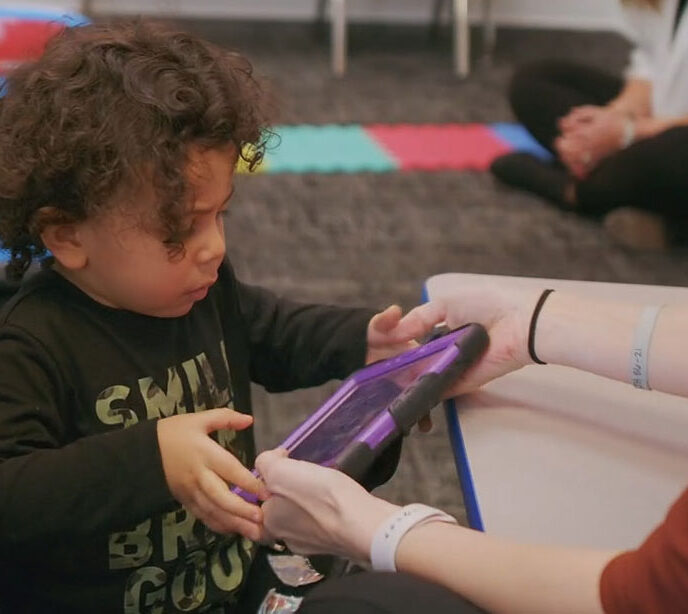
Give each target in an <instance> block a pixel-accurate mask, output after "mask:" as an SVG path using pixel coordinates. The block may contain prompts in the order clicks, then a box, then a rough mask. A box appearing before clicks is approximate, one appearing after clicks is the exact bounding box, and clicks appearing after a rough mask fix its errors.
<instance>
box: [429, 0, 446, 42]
mask: <svg viewBox="0 0 688 614" xmlns="http://www.w3.org/2000/svg"><path fill="white" fill-rule="evenodd" d="M446 6H447V0H435V2H434V4H433V5H432V21H431V22H430V34H431V35H432V36H436V35H437V33H438V32H439V31H440V28H441V27H442V22H443V21H444V19H443V18H444V14H445V11H444V9H445V7H446Z"/></svg>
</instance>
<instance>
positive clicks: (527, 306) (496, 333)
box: [406, 283, 542, 397]
mask: <svg viewBox="0 0 688 614" xmlns="http://www.w3.org/2000/svg"><path fill="white" fill-rule="evenodd" d="M541 293H542V290H541V289H538V290H531V289H522V288H508V287H506V288H501V287H496V286H494V285H487V284H484V283H473V284H471V283H466V284H464V285H463V286H462V287H461V289H460V290H457V291H456V292H455V293H453V294H452V295H451V296H448V297H443V298H440V299H437V300H433V301H431V302H429V303H426V304H424V305H420V306H419V307H416V308H415V309H413V310H412V311H410V312H409V313H408V314H407V316H406V317H408V318H414V319H419V320H421V321H422V322H424V323H425V326H433V325H435V324H437V323H439V322H446V323H447V325H448V326H449V327H450V328H452V329H453V328H457V327H459V326H461V325H463V324H468V323H471V322H475V323H478V324H482V325H483V326H484V327H485V328H486V329H487V332H488V334H489V336H490V345H489V347H488V349H487V352H486V353H485V354H484V355H483V356H482V358H480V360H479V361H478V362H477V363H476V364H475V365H474V366H473V367H471V368H470V369H469V370H468V371H467V372H466V373H465V374H464V375H463V376H461V378H460V379H459V381H458V382H457V383H456V384H455V385H454V386H453V387H452V388H451V389H450V392H449V394H448V395H447V396H450V397H451V396H456V395H458V394H463V393H466V392H470V391H472V390H475V389H477V388H479V387H480V386H482V385H483V384H485V383H487V382H489V381H491V380H493V379H495V378H496V377H499V376H501V375H505V374H506V373H509V372H511V371H515V370H517V369H520V368H521V367H523V366H525V365H526V364H529V363H531V362H532V361H531V359H530V355H529V354H528V329H529V327H530V320H531V317H532V313H533V309H534V308H535V304H536V303H537V300H538V298H539V297H540V294H541Z"/></svg>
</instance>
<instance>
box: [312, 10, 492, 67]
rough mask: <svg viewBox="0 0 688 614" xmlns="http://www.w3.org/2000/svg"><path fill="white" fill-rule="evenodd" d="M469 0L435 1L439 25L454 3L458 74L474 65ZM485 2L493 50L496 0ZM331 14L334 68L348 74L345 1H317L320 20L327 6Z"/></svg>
mask: <svg viewBox="0 0 688 614" xmlns="http://www.w3.org/2000/svg"><path fill="white" fill-rule="evenodd" d="M468 5H469V0H435V5H434V8H433V21H434V23H435V25H439V24H440V23H441V21H442V16H443V12H444V10H445V8H446V7H447V6H451V9H452V10H451V16H452V22H453V23H452V27H453V49H452V57H453V63H454V72H455V73H456V74H457V75H458V76H459V77H467V76H468V74H469V73H470V64H471V31H470V24H469V21H468ZM482 5H483V7H482V8H483V46H484V49H485V53H491V52H492V51H493V50H494V47H495V44H496V41H497V29H496V27H495V23H494V16H493V0H482ZM328 8H329V16H330V45H331V63H332V71H333V72H334V74H335V75H337V76H342V75H344V74H345V73H346V65H347V47H348V40H347V39H348V37H347V13H346V0H318V5H317V20H318V21H319V22H324V21H325V18H326V13H327V9H328Z"/></svg>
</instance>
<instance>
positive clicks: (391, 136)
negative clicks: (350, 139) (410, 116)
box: [365, 124, 513, 171]
mask: <svg viewBox="0 0 688 614" xmlns="http://www.w3.org/2000/svg"><path fill="white" fill-rule="evenodd" d="M365 130H366V132H367V133H368V134H369V135H370V136H371V138H373V139H375V140H376V141H377V143H378V144H379V145H380V146H381V147H383V148H384V149H385V151H387V153H389V154H390V155H391V156H393V157H394V158H396V159H397V160H398V161H399V166H400V168H401V169H402V170H405V171H408V170H425V171H428V170H442V169H472V170H476V171H483V170H486V169H487V168H488V167H489V166H490V163H491V162H492V160H494V159H495V158H496V157H497V156H500V155H502V154H505V153H508V152H510V151H511V150H512V149H513V148H512V147H511V146H509V145H508V144H507V143H505V142H503V141H502V140H500V139H499V138H497V137H496V136H495V134H494V132H493V131H492V130H491V129H490V128H489V126H485V125H483V124H442V125H435V124H415V125H414V124H395V125H387V124H373V125H370V126H367V127H366V128H365Z"/></svg>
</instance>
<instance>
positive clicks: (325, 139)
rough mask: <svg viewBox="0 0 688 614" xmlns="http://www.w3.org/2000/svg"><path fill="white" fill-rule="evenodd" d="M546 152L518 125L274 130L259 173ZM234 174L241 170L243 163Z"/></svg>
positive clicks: (371, 168) (473, 163) (439, 164)
mask: <svg viewBox="0 0 688 614" xmlns="http://www.w3.org/2000/svg"><path fill="white" fill-rule="evenodd" d="M511 151H527V152H529V153H531V154H533V155H535V156H537V157H539V158H541V159H549V158H550V157H551V154H550V153H549V152H548V151H547V150H545V149H543V148H542V147H541V146H540V145H539V144H538V143H537V142H536V141H535V139H534V138H533V137H532V136H531V135H530V134H529V133H528V131H527V130H526V129H525V128H524V127H523V126H521V125H519V124H509V123H496V124H371V125H368V126H359V125H353V124H348V125H332V124H327V125H321V126H310V125H301V126H286V125H284V126H277V127H276V128H275V129H274V134H273V135H272V136H271V137H270V139H269V141H268V147H267V151H266V154H265V159H264V160H263V163H262V164H261V165H260V167H259V169H258V170H259V172H263V173H360V172H369V173H385V172H392V171H434V170H447V169H451V170H476V171H482V170H486V169H487V168H488V167H489V166H490V163H491V162H492V160H494V159H495V158H496V157H497V156H500V155H502V154H505V153H508V152H511ZM239 172H247V169H246V167H245V165H242V166H240V168H239Z"/></svg>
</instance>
